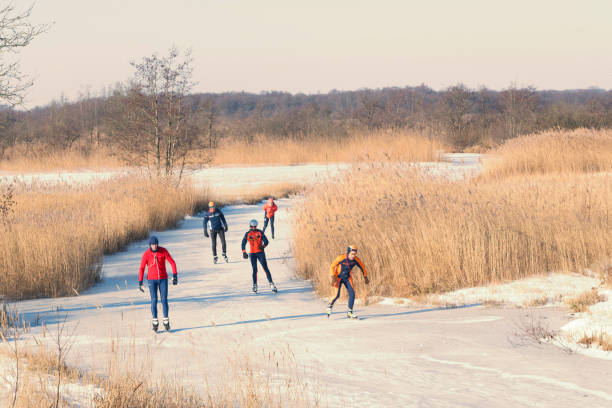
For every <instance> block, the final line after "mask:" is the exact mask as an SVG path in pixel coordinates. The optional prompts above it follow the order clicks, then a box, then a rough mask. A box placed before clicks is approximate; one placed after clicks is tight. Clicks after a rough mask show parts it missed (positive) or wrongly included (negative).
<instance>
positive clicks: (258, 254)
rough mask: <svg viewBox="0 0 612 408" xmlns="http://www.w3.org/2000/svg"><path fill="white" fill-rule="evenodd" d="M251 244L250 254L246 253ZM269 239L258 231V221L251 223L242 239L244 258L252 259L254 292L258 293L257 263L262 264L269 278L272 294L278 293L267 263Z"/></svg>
mask: <svg viewBox="0 0 612 408" xmlns="http://www.w3.org/2000/svg"><path fill="white" fill-rule="evenodd" d="M247 242H248V243H249V252H250V254H247V252H246V243H247ZM268 243H269V241H268V238H266V236H265V234H264V233H263V231H261V230H258V229H257V220H251V221H250V222H249V230H248V231H247V232H246V234H244V238H243V239H242V257H243V258H244V259H248V258H249V256H250V257H251V266H252V268H253V292H254V293H257V261H259V263H260V264H261V266H262V267H263V269H264V272H265V273H266V277H267V278H268V283H269V284H270V289H272V292H274V293H277V292H278V289H277V288H276V285H275V284H274V282H273V281H272V275H271V274H270V269H268V262H267V261H266V253H265V252H264V249H265V248H266V247H267V246H268Z"/></svg>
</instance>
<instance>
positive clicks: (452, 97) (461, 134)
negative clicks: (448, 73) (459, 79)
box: [442, 84, 472, 147]
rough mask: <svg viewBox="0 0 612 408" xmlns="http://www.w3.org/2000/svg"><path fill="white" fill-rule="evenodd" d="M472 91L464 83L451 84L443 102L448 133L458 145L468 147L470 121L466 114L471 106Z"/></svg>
mask: <svg viewBox="0 0 612 408" xmlns="http://www.w3.org/2000/svg"><path fill="white" fill-rule="evenodd" d="M471 96H472V92H471V91H470V90H469V89H468V88H466V87H465V85H463V84H458V85H455V86H451V87H450V88H448V89H447V90H446V93H445V94H444V96H443V99H442V104H443V111H444V116H445V122H446V127H447V130H448V134H449V137H450V139H451V140H452V141H453V143H454V144H455V145H456V146H458V147H466V146H467V145H468V144H469V141H468V123H467V118H466V115H467V113H468V112H469V110H470V108H471V105H472V103H471V101H470V98H471Z"/></svg>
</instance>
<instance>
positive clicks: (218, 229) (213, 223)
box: [202, 201, 229, 263]
mask: <svg viewBox="0 0 612 408" xmlns="http://www.w3.org/2000/svg"><path fill="white" fill-rule="evenodd" d="M202 226H203V227H204V236H205V237H206V238H208V237H210V239H211V241H212V253H213V262H214V263H217V261H218V260H219V257H217V235H218V236H219V238H220V240H221V250H222V251H223V254H222V255H223V259H224V260H225V262H229V259H227V245H226V243H225V233H226V232H227V222H226V221H225V216H224V215H223V213H222V212H221V210H219V209H218V208H215V203H214V202H212V201H211V202H209V203H208V212H207V213H206V214H205V215H204V220H203V222H202ZM209 229H210V235H209V234H208V230H209Z"/></svg>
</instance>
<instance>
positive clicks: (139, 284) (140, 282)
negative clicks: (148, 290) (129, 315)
mask: <svg viewBox="0 0 612 408" xmlns="http://www.w3.org/2000/svg"><path fill="white" fill-rule="evenodd" d="M138 290H139V291H141V292H143V293H144V289H143V287H142V281H139V282H138Z"/></svg>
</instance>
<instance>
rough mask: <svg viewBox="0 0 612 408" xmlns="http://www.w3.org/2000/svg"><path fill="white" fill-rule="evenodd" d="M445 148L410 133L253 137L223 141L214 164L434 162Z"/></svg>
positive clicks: (419, 135)
mask: <svg viewBox="0 0 612 408" xmlns="http://www.w3.org/2000/svg"><path fill="white" fill-rule="evenodd" d="M445 149H446V146H445V145H444V144H443V143H442V142H441V141H440V140H436V139H430V138H427V137H425V136H423V135H421V134H419V133H416V132H410V131H377V132H371V133H355V134H351V135H349V136H344V137H342V138H332V137H325V136H318V137H313V138H311V139H308V140H294V139H280V140H278V139H272V138H270V137H266V136H261V135H260V136H256V137H255V138H254V140H253V141H252V142H250V143H245V142H244V141H237V140H231V139H228V140H225V141H222V143H221V144H220V146H219V147H218V149H217V150H216V151H215V156H214V163H215V164H217V165H220V164H235V165H253V164H279V165H280V164H282V165H292V164H302V163H327V162H354V161H361V160H363V159H364V158H370V159H372V160H381V159H382V160H394V161H396V160H403V161H437V160H439V158H440V154H441V152H442V151H444V150H445Z"/></svg>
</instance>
